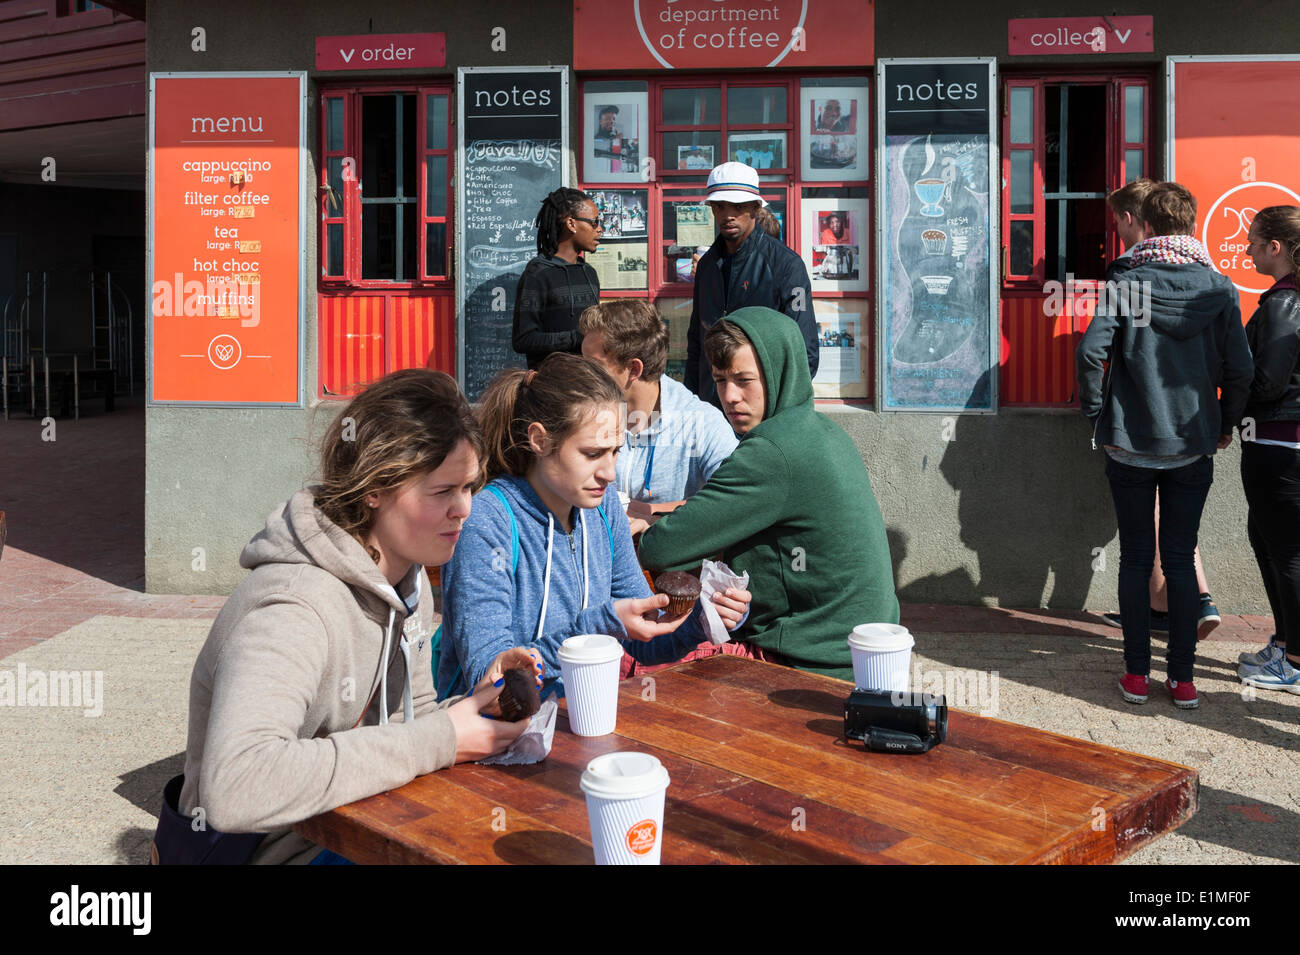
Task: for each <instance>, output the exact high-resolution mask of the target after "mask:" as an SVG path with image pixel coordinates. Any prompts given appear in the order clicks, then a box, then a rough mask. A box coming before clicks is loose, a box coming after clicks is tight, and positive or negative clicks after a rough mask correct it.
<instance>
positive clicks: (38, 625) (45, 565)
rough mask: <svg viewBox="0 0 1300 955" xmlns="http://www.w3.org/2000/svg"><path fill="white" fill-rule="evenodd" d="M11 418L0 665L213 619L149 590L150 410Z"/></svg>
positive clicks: (984, 624)
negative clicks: (85, 624)
mask: <svg viewBox="0 0 1300 955" xmlns="http://www.w3.org/2000/svg"><path fill="white" fill-rule="evenodd" d="M91 410H92V413H91V414H89V415H88V416H86V417H83V418H82V419H81V420H80V421H73V420H71V419H59V420H58V421H57V422H56V424H55V433H54V440H53V441H45V440H42V426H41V423H40V421H38V420H33V419H31V418H28V417H26V416H25V415H21V414H16V415H15V416H14V417H13V418H11V419H10V420H9V421H3V420H0V510H4V511H5V512H6V514H7V519H8V523H9V540H8V543H7V544H6V545H5V549H4V553H3V555H2V556H0V658H3V657H5V656H8V655H9V654H11V653H14V652H16V651H18V650H22V649H25V648H27V647H30V646H33V645H35V644H37V643H39V642H41V641H42V640H46V639H49V638H50V637H53V636H56V635H58V634H60V633H62V632H64V631H65V630H68V629H69V628H71V627H74V626H76V625H77V624H79V623H81V622H82V621H84V620H88V619H89V618H91V617H94V616H96V615H101V614H102V615H107V616H119V617H151V618H172V619H184V618H191V617H199V618H212V617H215V616H216V615H217V611H219V610H220V609H221V605H222V604H223V603H224V602H225V598H224V597H213V596H183V595H167V594H146V593H144V401H143V398H142V397H140V396H138V395H137V396H136V397H135V398H128V399H120V400H119V401H118V410H117V411H116V412H114V413H112V414H105V413H103V412H98V413H95V411H96V410H97V409H95V408H94V407H93V406H92V409H91ZM903 623H904V625H906V626H907V627H908V628H909V629H911V630H913V631H916V632H925V633H1009V634H1010V633H1015V634H1025V633H1033V634H1040V635H1044V636H1092V635H1110V636H1114V635H1115V634H1116V632H1117V631H1116V630H1115V629H1114V628H1112V627H1110V626H1109V625H1107V624H1106V623H1105V622H1103V621H1102V620H1101V619H1100V617H1098V616H1097V615H1095V614H1092V613H1088V612H1085V611H1061V610H1011V609H1002V608H996V607H970V606H956V605H946V604H904V606H903ZM1272 627H1273V621H1272V618H1270V617H1259V616H1254V615H1249V614H1247V615H1236V614H1225V615H1224V618H1223V624H1222V625H1221V626H1220V627H1219V628H1218V629H1217V630H1216V631H1214V633H1212V634H1211V635H1210V636H1209V638H1208V639H1210V640H1213V641H1223V642H1234V641H1235V642H1243V641H1244V642H1249V643H1263V642H1264V641H1265V640H1266V639H1267V638H1268V635H1269V634H1270V633H1271V632H1272Z"/></svg>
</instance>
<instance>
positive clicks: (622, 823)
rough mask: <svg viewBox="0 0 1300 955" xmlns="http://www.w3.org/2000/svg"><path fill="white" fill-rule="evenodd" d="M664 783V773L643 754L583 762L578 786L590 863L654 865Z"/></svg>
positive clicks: (659, 841)
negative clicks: (591, 855)
mask: <svg viewBox="0 0 1300 955" xmlns="http://www.w3.org/2000/svg"><path fill="white" fill-rule="evenodd" d="M668 783H669V779H668V770H666V769H664V767H663V764H662V763H661V762H659V760H658V759H656V758H655V757H653V756H651V755H649V754H648V753H606V754H605V755H604V756H597V757H596V758H595V759H593V760H592V761H591V762H590V763H588V764H587V769H586V771H585V772H584V773H583V774H582V779H581V782H580V784H579V785H581V787H582V791H583V793H585V794H586V797H587V820H588V822H589V823H590V824H591V846H592V849H594V850H595V853H596V865H658V864H659V856H660V851H661V850H662V848H663V828H664V795H665V793H666V792H667V791H668Z"/></svg>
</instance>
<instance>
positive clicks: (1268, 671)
mask: <svg viewBox="0 0 1300 955" xmlns="http://www.w3.org/2000/svg"><path fill="white" fill-rule="evenodd" d="M1241 681H1242V682H1243V683H1246V684H1249V685H1250V686H1258V687H1260V688H1262V689H1265V690H1286V691H1287V692H1288V693H1300V670H1297V669H1296V668H1295V667H1294V666H1293V665H1292V663H1291V661H1290V660H1288V659H1287V658H1286V654H1285V653H1283V654H1281V655H1280V656H1279V657H1278V658H1277V659H1275V660H1273V661H1271V662H1269V663H1266V664H1264V666H1262V667H1260V668H1259V669H1257V670H1252V671H1251V672H1250V673H1248V674H1246V675H1245V676H1243V677H1242V678H1241Z"/></svg>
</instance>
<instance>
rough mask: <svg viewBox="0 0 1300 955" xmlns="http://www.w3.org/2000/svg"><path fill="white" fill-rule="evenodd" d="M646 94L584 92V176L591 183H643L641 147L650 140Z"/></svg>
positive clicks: (647, 97) (647, 95) (644, 173)
mask: <svg viewBox="0 0 1300 955" xmlns="http://www.w3.org/2000/svg"><path fill="white" fill-rule="evenodd" d="M649 102H650V94H649V93H587V94H585V95H584V96H583V98H582V109H583V114H582V115H583V119H582V121H583V127H584V129H583V136H582V143H583V176H584V178H586V179H588V180H590V181H592V182H644V181H645V180H646V178H647V175H646V172H645V171H644V170H643V169H642V168H641V164H642V157H641V145H642V144H643V143H646V142H648V141H649V133H650V110H649Z"/></svg>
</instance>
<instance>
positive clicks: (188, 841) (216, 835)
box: [150, 773, 266, 865]
mask: <svg viewBox="0 0 1300 955" xmlns="http://www.w3.org/2000/svg"><path fill="white" fill-rule="evenodd" d="M184 785H185V774H184V773H182V774H181V775H179V776H173V777H172V778H171V779H170V780H168V782H167V785H166V786H164V787H163V805H162V813H161V814H160V815H159V816H158V831H157V832H155V833H154V837H153V849H152V851H151V853H150V862H151V863H152V864H154V865H246V864H247V863H248V862H249V861H251V860H252V858H253V855H254V854H255V853H256V852H257V847H258V846H260V845H261V844H262V840H263V839H265V838H266V833H264V832H220V831H218V830H216V829H213V828H212V827H211V826H208V825H205V826H204V827H203V828H202V829H200V830H197V831H196V830H195V829H194V825H193V820H192V819H190V818H188V817H187V816H185V815H184V814H182V813H181V811H180V798H181V788H182V787H183V786H184Z"/></svg>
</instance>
